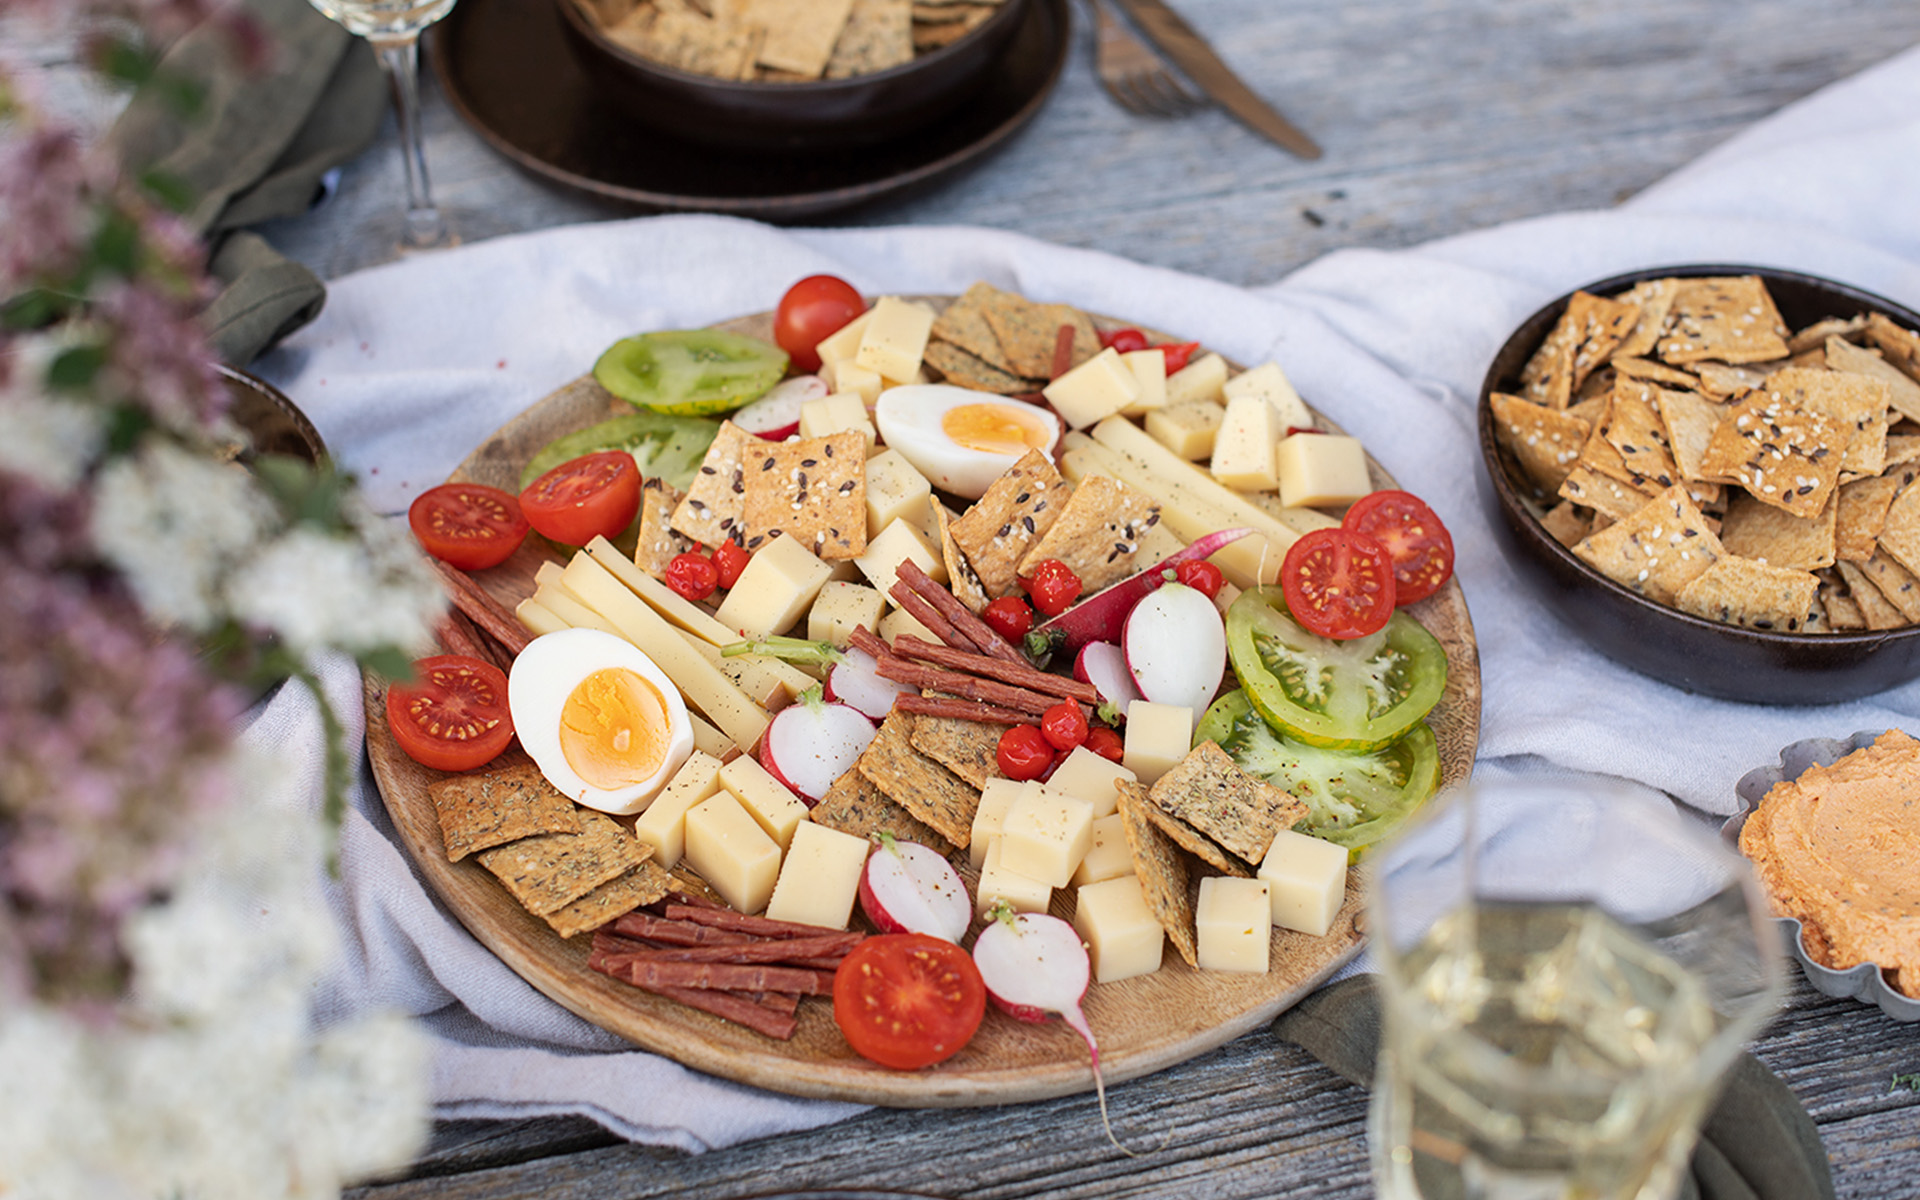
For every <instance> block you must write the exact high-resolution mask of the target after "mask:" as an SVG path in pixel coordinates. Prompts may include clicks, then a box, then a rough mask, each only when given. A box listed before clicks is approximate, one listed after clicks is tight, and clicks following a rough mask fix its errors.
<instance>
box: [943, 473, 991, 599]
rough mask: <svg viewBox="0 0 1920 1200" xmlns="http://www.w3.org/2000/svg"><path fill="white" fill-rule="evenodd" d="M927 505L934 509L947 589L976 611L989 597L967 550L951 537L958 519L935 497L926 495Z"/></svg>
mask: <svg viewBox="0 0 1920 1200" xmlns="http://www.w3.org/2000/svg"><path fill="white" fill-rule="evenodd" d="M927 504H928V505H929V506H930V507H931V508H932V509H933V523H934V525H935V526H937V527H938V528H939V530H940V557H941V559H942V560H943V561H944V562H945V563H946V567H947V590H948V591H951V592H952V593H953V595H954V598H955V599H957V600H959V601H960V603H962V604H964V605H966V606H967V608H968V610H969V611H971V612H975V613H978V612H979V611H980V610H982V609H984V608H985V607H986V606H987V603H988V601H989V600H990V599H991V597H989V596H988V595H987V589H986V587H985V585H983V584H982V583H981V582H980V576H979V575H977V574H975V573H974V570H973V564H972V563H970V562H968V561H967V555H966V551H964V550H962V549H960V543H958V542H956V541H954V540H953V523H954V521H956V520H957V519H958V518H956V517H955V516H954V515H953V514H952V513H950V512H948V511H947V506H946V505H944V504H942V503H940V497H938V496H928V497H927Z"/></svg>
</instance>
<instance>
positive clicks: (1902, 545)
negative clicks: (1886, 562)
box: [1879, 487, 1920, 572]
mask: <svg viewBox="0 0 1920 1200" xmlns="http://www.w3.org/2000/svg"><path fill="white" fill-rule="evenodd" d="M1879 540H1880V547H1881V549H1883V550H1885V551H1886V552H1887V553H1888V554H1891V555H1893V557H1894V558H1895V559H1897V560H1899V562H1900V565H1901V566H1903V567H1905V568H1906V569H1907V570H1909V571H1914V572H1920V488H1914V487H1909V488H1906V489H1904V490H1902V491H1901V492H1900V493H1899V494H1898V495H1896V496H1895V497H1894V498H1893V503H1892V504H1889V505H1888V506H1887V515H1886V518H1885V519H1884V520H1883V521H1882V522H1881V524H1880V539H1879Z"/></svg>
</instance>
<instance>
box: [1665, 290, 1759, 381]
mask: <svg viewBox="0 0 1920 1200" xmlns="http://www.w3.org/2000/svg"><path fill="white" fill-rule="evenodd" d="M1786 334H1787V327H1786V322H1784V321H1782V320H1781V319H1780V312H1779V310H1778V309H1776V308H1774V306H1773V298H1772V297H1771V296H1769V295H1768V294H1767V288H1766V284H1765V283H1763V282H1762V281H1761V279H1760V277H1759V276H1758V275H1740V276H1730V277H1720V278H1711V279H1688V280H1684V281H1682V282H1681V284H1680V294H1679V295H1678V296H1677V297H1675V299H1674V302H1673V315H1672V318H1671V324H1670V327H1669V330H1668V333H1667V336H1665V337H1663V338H1661V339H1660V344H1659V354H1660V357H1661V358H1662V359H1664V360H1666V361H1667V362H1669V363H1694V362H1700V361H1702V360H1705V359H1713V360H1715V361H1718V362H1723V363H1734V364H1738V363H1752V362H1767V361H1769V360H1771V359H1776V358H1785V357H1786V356H1787V338H1786Z"/></svg>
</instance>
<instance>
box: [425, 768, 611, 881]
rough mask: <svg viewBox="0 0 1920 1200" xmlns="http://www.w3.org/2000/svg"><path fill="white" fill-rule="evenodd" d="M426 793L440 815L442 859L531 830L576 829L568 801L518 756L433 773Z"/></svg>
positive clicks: (573, 809) (458, 856) (460, 856)
mask: <svg viewBox="0 0 1920 1200" xmlns="http://www.w3.org/2000/svg"><path fill="white" fill-rule="evenodd" d="M427 795H429V796H431V797H432V798H433V811H434V812H435V814H437V815H438V816H439V818H440V834H441V836H442V837H444V838H445V839H446V843H447V861H448V862H459V861H460V860H461V859H463V858H465V857H466V856H467V855H469V854H472V853H473V852H474V851H476V850H489V849H492V848H493V847H495V846H504V845H506V844H507V843H508V842H515V841H519V840H520V839H521V838H525V837H532V836H534V835H535V834H541V833H578V832H580V818H579V816H578V815H577V814H578V811H579V810H578V809H577V808H576V807H575V805H574V803H573V801H571V800H569V799H567V798H566V796H564V795H563V794H561V792H560V789H559V788H556V787H554V786H553V785H552V784H550V783H548V782H547V779H546V776H544V775H542V774H541V773H540V768H538V767H536V766H534V765H533V764H532V763H531V762H527V761H524V760H523V761H521V762H518V763H514V764H512V765H509V766H496V767H493V768H489V769H483V770H479V771H469V772H467V773H466V774H464V775H449V776H447V777H446V778H444V779H436V780H434V781H433V782H432V783H430V784H428V785H427Z"/></svg>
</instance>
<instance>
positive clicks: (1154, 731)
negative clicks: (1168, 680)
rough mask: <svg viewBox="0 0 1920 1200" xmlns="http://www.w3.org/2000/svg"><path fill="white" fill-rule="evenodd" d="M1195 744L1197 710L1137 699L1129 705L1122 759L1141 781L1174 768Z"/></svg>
mask: <svg viewBox="0 0 1920 1200" xmlns="http://www.w3.org/2000/svg"><path fill="white" fill-rule="evenodd" d="M1192 745H1193V710H1192V709H1191V708H1188V707H1187V706H1186V705H1184V704H1155V703H1154V702H1153V701H1151V700H1135V701H1133V702H1132V703H1131V704H1128V705H1127V735H1126V740H1125V742H1124V743H1123V744H1122V747H1121V751H1120V762H1121V764H1122V765H1123V766H1125V767H1126V768H1127V770H1129V771H1132V772H1133V775H1134V778H1135V779H1137V780H1139V781H1140V782H1141V783H1149V784H1150V783H1152V782H1153V781H1154V780H1156V779H1158V778H1160V777H1161V776H1162V775H1165V774H1166V773H1167V772H1168V771H1170V770H1172V769H1173V766H1174V764H1175V763H1177V762H1179V761H1180V760H1181V759H1183V758H1185V757H1186V756H1187V751H1188V750H1190V749H1192Z"/></svg>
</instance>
